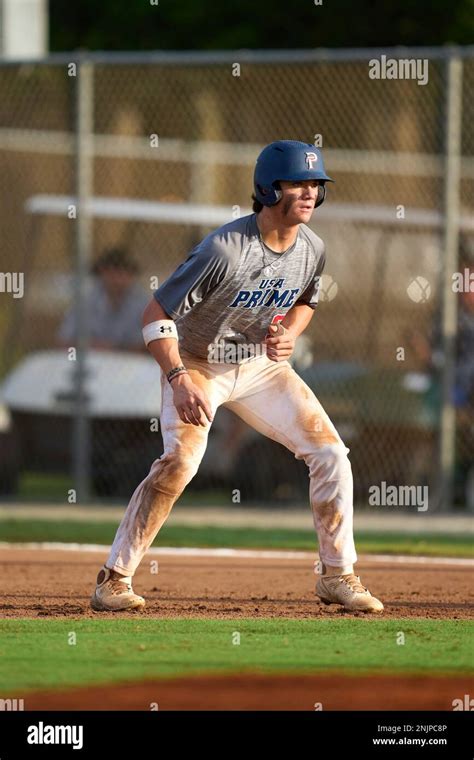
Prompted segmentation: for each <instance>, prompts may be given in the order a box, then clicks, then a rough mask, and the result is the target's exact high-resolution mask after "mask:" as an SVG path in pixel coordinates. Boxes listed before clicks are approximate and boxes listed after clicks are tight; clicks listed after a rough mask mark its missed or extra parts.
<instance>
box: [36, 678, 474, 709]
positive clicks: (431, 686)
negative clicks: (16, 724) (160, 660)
mask: <svg viewBox="0 0 474 760" xmlns="http://www.w3.org/2000/svg"><path fill="white" fill-rule="evenodd" d="M472 685H473V682H472V679H469V678H465V677H464V678H463V677H459V678H448V677H439V678H434V677H432V676H423V677H415V676H364V677H361V676H343V675H341V674H340V673H338V674H337V675H327V674H326V675H315V676H265V675H253V674H248V675H247V674H246V675H245V676H244V675H238V676H215V677H209V676H208V677H202V676H201V677H192V678H189V677H188V678H175V679H163V680H160V681H144V682H142V683H132V684H130V683H127V684H116V685H115V686H113V687H111V686H109V687H107V686H92V687H91V686H88V687H87V688H76V689H70V690H68V691H59V690H58V691H54V692H52V691H49V692H48V691H43V692H36V693H34V694H28V695H27V697H26V699H25V710H150V709H155V710H156V709H159V710H315V709H323V710H452V709H453V699H455V698H458V697H462V695H464V694H470V693H472ZM152 705H153V708H152V707H151V706H152Z"/></svg>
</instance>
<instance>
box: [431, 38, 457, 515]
mask: <svg viewBox="0 0 474 760" xmlns="http://www.w3.org/2000/svg"><path fill="white" fill-rule="evenodd" d="M446 74H447V77H446V81H447V91H446V107H445V150H444V154H445V162H444V225H443V236H442V253H443V268H442V287H441V297H442V301H441V303H442V321H441V330H442V341H443V356H444V363H443V369H442V382H441V391H442V393H441V415H440V436H439V465H440V467H439V484H438V499H437V506H438V508H439V509H452V507H453V496H454V493H453V491H454V468H455V455H456V410H455V407H454V403H453V389H454V382H455V370H456V332H457V308H458V302H457V295H456V293H455V292H454V290H453V280H452V275H453V273H454V272H456V271H457V269H458V247H459V207H460V201H459V196H460V164H461V150H462V146H461V130H462V59H461V58H460V57H459V55H458V54H457V52H456V51H455V50H454V51H453V53H452V54H451V55H450V56H449V57H448V58H447V59H446Z"/></svg>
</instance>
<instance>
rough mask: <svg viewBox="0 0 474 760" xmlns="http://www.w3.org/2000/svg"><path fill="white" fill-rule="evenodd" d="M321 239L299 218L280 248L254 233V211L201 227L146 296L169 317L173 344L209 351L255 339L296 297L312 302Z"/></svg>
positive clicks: (320, 264)
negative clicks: (195, 241) (292, 236)
mask: <svg viewBox="0 0 474 760" xmlns="http://www.w3.org/2000/svg"><path fill="white" fill-rule="evenodd" d="M324 263H325V255H324V243H323V241H322V240H321V238H319V237H318V236H317V235H315V234H314V232H313V231H312V230H310V229H309V227H307V226H306V225H304V224H301V225H300V226H299V229H298V235H297V238H296V241H295V243H294V244H293V245H292V246H291V247H290V248H288V249H287V250H286V251H284V252H283V253H275V252H273V251H271V250H270V249H269V248H268V247H267V246H265V244H264V243H263V241H262V240H261V238H260V234H259V230H258V227H257V221H256V214H250V215H249V216H244V217H241V218H240V219H236V220H235V221H233V222H230V223H229V224H225V225H224V226H223V227H219V229H217V230H214V232H211V233H210V234H209V235H207V236H206V237H205V238H204V239H203V240H202V241H201V243H199V245H198V246H196V248H194V249H193V251H191V253H190V254H189V256H188V258H187V259H186V260H185V261H184V262H183V263H182V264H180V265H179V267H178V268H177V269H176V271H175V272H174V273H173V274H172V275H171V276H170V277H169V278H168V279H167V280H166V282H164V283H163V285H161V286H160V287H159V288H158V290H156V291H155V293H154V297H155V298H156V300H157V301H158V303H160V304H161V306H162V307H163V309H164V310H165V311H166V312H167V314H169V316H170V317H172V319H174V320H175V322H176V327H177V330H178V335H179V341H180V346H182V347H183V348H184V349H185V350H186V351H188V352H189V353H192V354H195V355H196V356H199V357H201V358H207V359H209V355H210V351H212V347H213V346H215V345H216V344H218V343H219V342H222V341H224V342H226V341H230V342H232V341H233V340H236V338H235V336H236V335H237V336H239V337H238V338H237V340H238V341H239V342H243V341H245V343H247V344H261V343H262V342H263V340H264V338H265V335H266V334H267V333H268V326H269V324H270V323H271V322H272V320H273V319H274V318H275V316H276V315H285V314H286V312H287V311H288V310H289V309H291V307H292V306H294V305H295V304H296V303H305V304H307V305H308V306H310V307H311V308H314V307H315V306H316V304H317V302H318V297H319V280H320V275H321V273H322V271H323V267H324Z"/></svg>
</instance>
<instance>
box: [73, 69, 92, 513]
mask: <svg viewBox="0 0 474 760" xmlns="http://www.w3.org/2000/svg"><path fill="white" fill-rule="evenodd" d="M93 76H94V70H93V64H92V63H90V62H88V61H86V60H82V58H81V59H79V62H78V65H77V71H76V92H75V136H76V141H75V187H76V221H75V225H76V235H75V271H74V309H75V317H76V320H75V321H76V326H77V338H76V343H77V345H76V362H75V364H74V367H75V371H74V420H73V442H72V443H73V473H74V487H75V489H76V494H77V501H78V502H82V503H84V502H87V501H89V498H90V469H91V461H90V460H91V451H90V438H91V436H90V420H89V409H88V400H87V396H86V375H87V367H86V360H87V349H88V335H87V324H86V318H87V314H86V285H87V274H88V268H89V262H90V252H91V218H90V213H89V209H88V208H87V201H88V199H89V198H90V197H91V195H92V188H93V153H92V145H91V140H92V139H93Z"/></svg>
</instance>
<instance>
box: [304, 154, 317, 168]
mask: <svg viewBox="0 0 474 760" xmlns="http://www.w3.org/2000/svg"><path fill="white" fill-rule="evenodd" d="M305 156H306V163H307V165H308V169H312V168H313V164H315V163H316V161H317V160H318V157H317V155H316V153H305Z"/></svg>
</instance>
